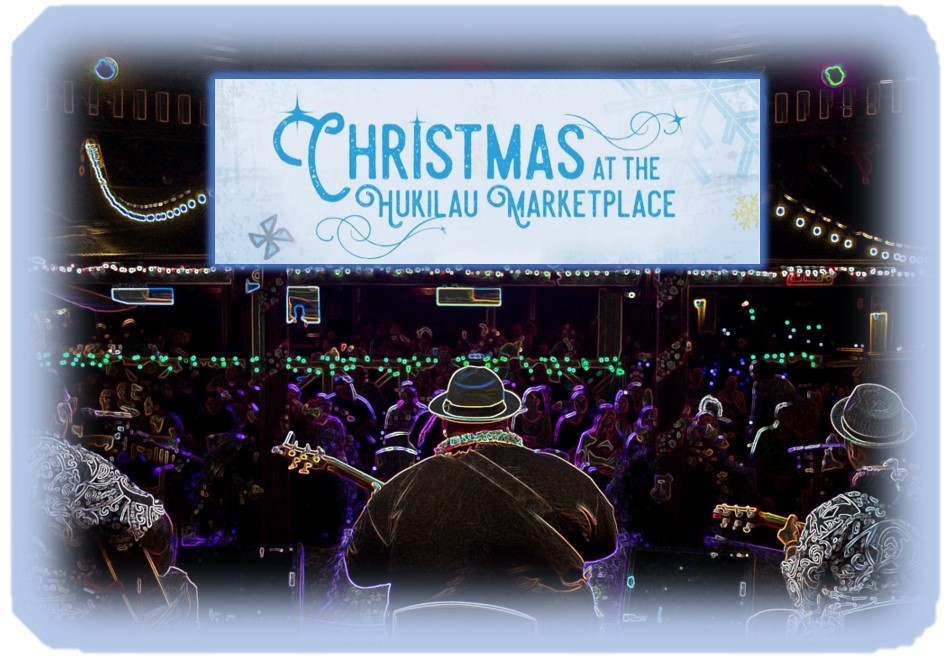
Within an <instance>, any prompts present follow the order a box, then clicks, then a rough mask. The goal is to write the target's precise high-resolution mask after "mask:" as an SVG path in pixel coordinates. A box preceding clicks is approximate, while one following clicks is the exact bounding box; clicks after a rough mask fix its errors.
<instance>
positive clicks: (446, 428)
mask: <svg viewBox="0 0 948 669" xmlns="http://www.w3.org/2000/svg"><path fill="white" fill-rule="evenodd" d="M428 407H429V410H430V411H431V413H432V414H434V415H436V416H439V417H440V419H441V422H442V428H443V433H444V436H445V439H444V441H442V442H441V443H440V444H439V445H438V446H437V448H436V449H435V455H434V457H430V458H427V459H425V460H422V461H421V462H419V463H418V464H416V465H414V466H412V467H410V468H408V469H406V470H405V471H403V472H401V473H399V474H398V475H396V476H395V477H394V478H392V479H391V480H390V481H388V482H387V483H386V484H385V485H384V486H383V487H382V488H381V489H380V490H378V491H377V492H375V493H374V494H373V496H372V497H371V499H370V500H369V503H368V504H367V505H366V508H365V510H364V511H363V513H362V515H361V516H360V517H359V519H358V521H357V522H356V524H355V527H354V528H353V532H352V537H351V540H350V541H349V544H348V546H347V549H346V565H347V568H348V574H349V578H350V580H351V581H352V582H353V583H354V584H356V585H358V586H363V587H369V586H375V585H381V584H384V583H390V584H391V589H390V592H389V606H388V616H389V617H391V616H392V613H393V612H394V611H397V610H398V609H400V608H402V607H406V606H411V605H417V604H422V603H430V602H457V601H462V602H471V603H478V604H487V605H493V606H500V607H505V608H508V609H513V610H515V611H518V612H521V613H524V614H526V615H528V616H531V617H533V618H535V619H537V621H538V622H539V629H540V630H541V632H542V631H551V630H553V629H563V630H566V629H569V630H576V629H577V625H579V626H582V625H588V626H589V628H590V629H591V628H592V627H593V625H594V623H595V620H596V618H595V609H594V602H593V597H592V591H591V590H590V587H589V585H588V584H587V582H586V580H585V578H584V563H586V562H593V561H597V560H601V559H603V558H605V557H608V556H609V555H611V554H612V553H613V552H614V551H615V549H616V522H615V516H614V513H613V509H612V505H611V504H610V503H609V501H608V500H607V499H606V498H605V497H604V496H603V494H602V493H601V492H600V491H599V489H598V488H597V487H596V485H595V483H593V481H592V479H590V478H589V477H588V476H587V475H586V474H584V473H582V472H580V471H579V470H578V469H576V468H575V467H573V466H572V465H570V464H569V463H568V462H566V461H564V460H562V459H561V458H558V457H556V456H555V455H550V454H545V453H537V452H535V451H532V450H530V449H528V448H525V447H524V446H523V442H522V440H521V439H520V437H519V436H517V435H516V434H514V433H513V432H510V431H509V429H508V423H509V420H510V418H511V417H512V416H514V415H515V414H517V413H518V412H519V411H520V399H519V398H518V397H517V395H516V394H514V393H513V392H511V391H509V390H505V389H504V386H503V383H502V381H501V379H500V377H498V376H497V374H495V373H494V372H493V371H491V370H489V369H486V368H484V367H476V366H470V367H463V368H461V369H459V370H457V371H456V372H455V373H454V374H453V375H452V377H451V379H450V381H449V383H448V389H447V391H446V392H445V393H443V394H441V395H438V396H437V397H435V398H434V399H433V400H431V402H430V403H429V405H428Z"/></svg>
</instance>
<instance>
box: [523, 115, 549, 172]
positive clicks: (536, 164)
mask: <svg viewBox="0 0 948 669" xmlns="http://www.w3.org/2000/svg"><path fill="white" fill-rule="evenodd" d="M537 171H540V172H543V173H544V174H545V175H546V178H547V179H552V178H553V165H552V164H551V163H550V149H549V147H548V146H547V145H546V132H544V130H543V126H542V125H538V126H537V127H536V130H534V131H533V145H532V146H531V147H530V162H528V163H527V178H528V179H532V178H533V173H534V172H537Z"/></svg>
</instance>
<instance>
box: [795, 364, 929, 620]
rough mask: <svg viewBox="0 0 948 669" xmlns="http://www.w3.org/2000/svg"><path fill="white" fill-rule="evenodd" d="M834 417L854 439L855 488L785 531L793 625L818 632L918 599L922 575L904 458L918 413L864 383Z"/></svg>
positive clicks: (849, 444) (849, 443) (850, 449)
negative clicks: (856, 614) (847, 619)
mask: <svg viewBox="0 0 948 669" xmlns="http://www.w3.org/2000/svg"><path fill="white" fill-rule="evenodd" d="M830 420H831V422H832V424H833V429H835V430H836V432H838V433H839V435H840V436H841V437H842V438H843V440H844V441H845V442H846V453H847V455H848V457H849V461H850V463H851V464H852V466H853V468H854V469H855V473H854V474H853V478H852V487H853V489H852V490H851V491H849V492H846V493H843V494H840V495H837V496H836V497H834V498H832V499H830V500H829V501H827V502H824V503H823V504H821V505H820V506H818V507H817V508H816V509H814V510H813V511H811V512H810V514H809V515H808V516H807V518H806V522H805V523H804V525H803V528H802V530H801V529H800V528H799V524H798V523H797V518H796V516H792V515H791V516H790V517H789V518H788V520H787V523H786V525H785V526H784V528H783V529H781V530H780V532H778V535H777V536H778V538H779V539H780V541H781V542H782V543H783V544H784V546H785V559H784V561H783V563H782V564H781V570H782V571H783V575H784V578H785V579H786V583H787V590H788V591H789V593H790V597H791V599H792V600H793V604H794V609H795V613H794V615H793V616H791V619H790V623H791V629H792V630H793V631H796V632H797V633H801V634H803V635H807V636H811V637H819V636H823V635H833V634H838V633H839V632H841V631H843V629H844V625H843V622H844V619H845V617H846V616H848V615H850V614H852V613H854V612H857V611H866V612H867V611H868V608H871V607H879V606H884V605H887V604H892V603H899V602H902V601H911V595H912V594H914V593H913V592H912V591H913V586H914V585H915V583H914V582H915V581H917V576H918V574H917V573H916V567H917V557H918V555H919V553H918V550H919V549H918V546H919V543H918V536H917V534H916V531H915V529H914V528H913V527H912V525H911V523H910V518H909V516H910V514H908V513H907V509H906V507H907V506H908V504H909V503H910V497H911V496H913V495H912V493H913V491H911V490H910V489H909V487H910V486H909V483H910V481H909V479H908V476H907V475H908V471H907V469H905V468H904V467H903V466H902V463H901V462H900V460H899V457H900V456H901V453H900V452H899V451H900V447H901V446H902V444H904V443H905V442H907V441H908V440H909V439H911V437H912V435H913V434H914V433H915V426H916V424H915V418H914V417H913V416H912V414H911V413H910V412H909V411H908V409H906V408H905V407H904V406H903V405H902V400H901V398H900V397H899V396H898V395H897V394H896V393H895V392H893V391H892V390H890V389H889V388H886V387H885V386H880V385H877V384H873V383H864V384H862V385H859V386H856V388H855V389H854V390H853V392H852V394H851V395H850V396H849V397H846V398H844V399H842V400H840V401H839V402H838V403H837V404H836V405H835V406H834V407H833V410H832V412H831V415H830ZM851 620H852V619H851ZM855 620H859V618H856V619H855Z"/></svg>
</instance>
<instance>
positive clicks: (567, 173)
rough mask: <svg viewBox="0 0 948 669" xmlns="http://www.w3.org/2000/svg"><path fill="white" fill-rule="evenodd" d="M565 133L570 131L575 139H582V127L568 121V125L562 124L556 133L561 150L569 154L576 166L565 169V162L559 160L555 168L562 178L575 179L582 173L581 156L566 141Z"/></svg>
mask: <svg viewBox="0 0 948 669" xmlns="http://www.w3.org/2000/svg"><path fill="white" fill-rule="evenodd" d="M567 133H572V134H574V135H576V137H577V139H582V138H583V129H582V128H580V127H579V126H578V125H575V124H573V123H570V124H569V125H564V126H563V127H562V128H560V132H559V135H557V141H558V142H559V144H560V147H561V148H562V149H563V151H565V152H566V153H567V154H569V156H570V158H572V159H573V162H574V163H575V165H576V166H575V167H574V168H573V169H571V170H568V169H566V163H565V162H563V161H560V163H559V165H557V170H559V173H560V176H562V177H563V178H564V179H577V178H579V176H580V175H581V174H582V173H583V157H582V156H581V155H580V154H579V152H578V151H576V149H574V148H573V147H572V146H570V145H569V143H568V142H567V141H566V135H567Z"/></svg>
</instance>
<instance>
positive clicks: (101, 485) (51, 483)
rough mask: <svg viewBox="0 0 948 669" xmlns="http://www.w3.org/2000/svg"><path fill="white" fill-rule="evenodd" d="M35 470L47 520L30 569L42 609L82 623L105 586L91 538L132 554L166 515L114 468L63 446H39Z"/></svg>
mask: <svg viewBox="0 0 948 669" xmlns="http://www.w3.org/2000/svg"><path fill="white" fill-rule="evenodd" d="M30 465H31V471H32V479H31V480H32V486H33V488H32V493H33V499H34V500H35V502H36V504H37V507H38V509H37V510H38V511H39V512H41V515H40V518H39V521H38V522H39V524H40V527H39V528H38V529H39V531H38V532H37V533H36V536H35V537H34V540H35V546H34V549H35V550H34V554H35V555H36V557H37V559H36V560H35V561H34V562H33V564H32V565H31V567H32V573H33V578H34V580H35V585H36V586H37V588H38V591H39V592H40V593H41V594H40V601H39V603H40V605H41V606H42V607H43V608H44V610H45V612H46V613H48V614H49V615H52V616H56V617H61V618H71V619H78V618H81V617H84V616H85V615H87V614H88V613H89V612H90V611H91V609H93V608H95V607H96V606H100V605H101V602H98V603H97V602H96V600H95V598H94V597H91V596H90V595H94V594H95V588H94V587H93V586H92V585H91V584H92V583H93V582H100V583H101V582H102V580H101V579H100V578H99V576H101V574H99V573H98V572H99V571H100V568H99V566H98V560H96V559H95V550H96V548H95V547H94V546H95V545H94V543H92V541H93V540H92V534H91V533H92V532H93V531H94V532H96V533H98V536H99V537H100V538H101V539H102V540H103V541H104V542H106V543H108V544H109V545H111V546H112V547H114V548H115V549H117V550H119V551H124V550H128V549H129V548H131V547H132V546H133V545H134V544H135V543H136V542H138V541H139V540H141V539H142V537H144V536H145V534H146V533H147V532H148V530H149V529H150V528H151V527H152V525H154V524H155V523H157V522H158V521H159V520H160V519H161V518H162V517H163V516H164V514H165V509H164V507H163V506H162V504H161V502H159V501H158V500H157V499H155V498H154V497H153V496H151V495H150V494H148V493H146V492H144V491H143V490H141V489H140V488H138V487H137V486H136V485H135V484H134V483H132V482H131V481H130V480H129V479H128V477H126V476H125V475H124V474H122V473H121V472H120V471H118V470H117V469H116V468H115V467H114V466H113V465H112V464H111V463H109V462H108V461H107V460H105V459H104V458H102V457H100V456H99V455H97V454H95V453H92V452H91V451H88V450H86V449H85V448H82V447H81V446H74V445H72V444H69V443H67V442H65V441H62V440H60V439H56V438H52V437H40V438H38V439H36V440H34V443H33V450H32V452H31V457H30ZM43 530H46V531H45V532H44V531H43ZM90 544H91V545H90Z"/></svg>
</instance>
